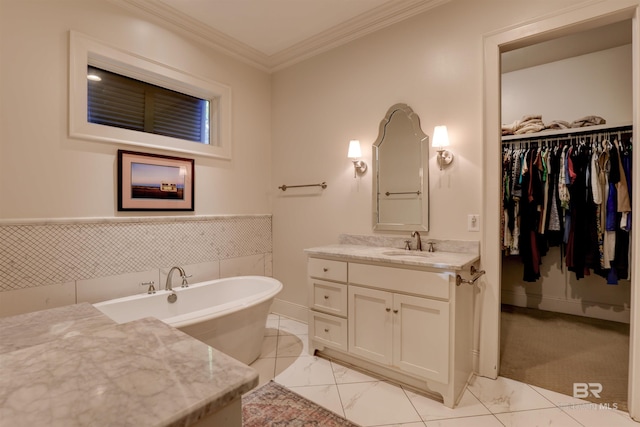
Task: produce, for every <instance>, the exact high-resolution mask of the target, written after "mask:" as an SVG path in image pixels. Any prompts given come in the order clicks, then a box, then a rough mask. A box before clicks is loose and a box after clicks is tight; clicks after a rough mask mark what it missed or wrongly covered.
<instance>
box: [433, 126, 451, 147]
mask: <svg viewBox="0 0 640 427" xmlns="http://www.w3.org/2000/svg"><path fill="white" fill-rule="evenodd" d="M431 146H432V147H434V148H441V147H448V146H449V133H448V132H447V127H446V126H436V127H435V128H434V129H433V143H432V144H431Z"/></svg>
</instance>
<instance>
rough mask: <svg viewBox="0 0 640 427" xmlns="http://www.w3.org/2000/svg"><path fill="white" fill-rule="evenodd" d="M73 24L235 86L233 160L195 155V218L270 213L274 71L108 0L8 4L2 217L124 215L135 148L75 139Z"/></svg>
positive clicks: (0, 141)
mask: <svg viewBox="0 0 640 427" xmlns="http://www.w3.org/2000/svg"><path fill="white" fill-rule="evenodd" d="M69 30H75V31H78V32H81V33H84V34H86V35H89V36H92V37H94V38H96V39H98V40H100V41H101V42H103V43H104V44H110V45H114V46H118V47H121V48H123V49H126V50H127V51H129V52H132V53H135V54H138V55H141V56H143V57H146V58H148V59H151V60H155V61H159V62H161V63H163V64H166V65H168V66H171V67H175V68H178V69H181V70H183V71H185V72H187V73H191V74H193V75H196V76H198V77H201V78H206V79H210V80H215V81H218V82H220V83H223V84H226V85H228V86H231V88H232V121H233V124H232V138H233V160H231V161H222V160H213V159H210V158H205V157H196V169H195V176H196V195H195V197H196V212H195V214H197V215H211V214H228V213H233V214H256V213H260V214H263V213H269V211H270V209H271V208H270V203H269V195H268V192H269V191H270V189H271V185H270V177H271V161H270V158H271V122H270V120H271V108H270V106H271V83H270V76H269V75H268V74H267V73H265V72H263V71H258V70H256V69H254V68H252V67H250V66H248V65H245V64H243V63H241V62H238V61H236V60H234V59H230V58H228V57H226V56H224V55H222V54H219V53H217V52H215V51H213V50H212V49H210V48H207V47H205V46H204V45H201V44H198V43H196V42H194V41H192V40H189V39H186V38H184V37H181V36H179V35H177V34H176V33H173V32H171V31H168V30H166V29H163V28H162V27H160V26H158V25H156V24H154V23H152V22H149V21H148V20H145V19H141V18H139V17H136V16H135V15H133V13H132V12H131V11H127V10H124V9H120V8H118V7H116V6H114V5H113V4H111V3H109V2H108V1H105V0H1V1H0V94H1V95H0V98H1V99H2V101H1V103H0V108H1V109H0V185H1V186H2V189H3V191H2V198H1V199H0V219H16V218H64V217H73V218H76V217H113V216H116V215H118V213H117V211H116V207H115V206H116V203H115V200H116V191H115V172H116V151H117V149H118V148H128V149H133V150H136V148H135V147H126V146H117V145H114V144H105V143H98V142H90V141H84V140H74V139H70V138H69V137H68V126H67V122H68V119H67V116H68V115H67V104H68V76H67V73H68V57H69V53H68V50H69V47H68V45H69V42H68V37H69V34H68V33H69ZM140 151H150V150H140ZM164 154H170V153H167V152H165V153H164ZM177 155H180V154H177ZM185 157H188V156H185Z"/></svg>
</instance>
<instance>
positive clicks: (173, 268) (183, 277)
mask: <svg viewBox="0 0 640 427" xmlns="http://www.w3.org/2000/svg"><path fill="white" fill-rule="evenodd" d="M174 270H178V271H179V272H180V277H182V286H185V284H186V282H187V274H186V273H185V272H184V269H183V268H182V267H171V270H169V273H167V283H166V284H165V286H164V288H165V289H166V290H167V291H172V290H173V287H172V286H171V277H172V276H173V271H174Z"/></svg>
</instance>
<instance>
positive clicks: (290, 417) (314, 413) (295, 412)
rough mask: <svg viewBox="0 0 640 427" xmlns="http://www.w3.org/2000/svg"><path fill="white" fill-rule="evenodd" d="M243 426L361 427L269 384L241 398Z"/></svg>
mask: <svg viewBox="0 0 640 427" xmlns="http://www.w3.org/2000/svg"><path fill="white" fill-rule="evenodd" d="M242 425H243V427H269V426H271V427H275V426H277V427H312V426H322V427H358V425H357V424H354V423H352V422H351V421H349V420H346V419H344V418H342V417H341V416H339V415H337V414H334V413H333V412H331V411H329V410H327V409H325V408H323V407H321V406H318V405H316V404H315V403H313V402H311V401H310V400H307V399H305V398H304V397H302V396H300V395H298V394H296V393H294V392H292V391H291V390H289V389H287V388H285V387H283V386H281V385H280V384H278V383H276V382H273V381H270V382H268V383H267V384H265V385H263V386H262V387H260V388H258V389H256V390H254V391H252V392H250V393H247V394H246V395H244V396H243V397H242Z"/></svg>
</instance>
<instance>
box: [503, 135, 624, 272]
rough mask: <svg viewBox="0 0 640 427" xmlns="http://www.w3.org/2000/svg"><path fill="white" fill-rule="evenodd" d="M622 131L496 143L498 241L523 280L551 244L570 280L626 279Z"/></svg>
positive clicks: (534, 269)
mask: <svg viewBox="0 0 640 427" xmlns="http://www.w3.org/2000/svg"><path fill="white" fill-rule="evenodd" d="M626 135H627V139H626V140H625V141H623V140H622V139H621V138H618V139H616V140H614V142H613V143H611V142H610V140H609V139H608V138H607V137H606V136H605V135H602V134H596V133H594V134H592V135H586V136H582V137H580V138H577V137H570V138H563V139H562V140H560V139H555V140H544V141H535V142H534V141H529V142H524V143H522V142H521V143H519V145H518V146H514V145H511V146H510V147H504V148H503V156H502V168H503V170H502V177H503V182H502V197H501V202H502V212H503V218H502V230H501V233H502V243H503V244H502V247H503V251H504V253H505V255H508V256H514V255H518V256H520V257H521V260H522V263H523V267H524V268H523V280H524V281H526V282H535V281H537V280H538V279H539V278H540V266H541V264H542V258H543V257H544V256H545V255H546V253H547V251H548V248H549V247H552V246H559V247H560V250H561V256H562V254H563V252H564V256H563V262H564V264H565V265H566V267H567V269H568V270H569V271H571V272H572V273H573V274H574V275H575V277H576V278H577V279H581V278H584V277H585V276H587V275H590V274H591V273H592V272H594V273H595V274H597V275H600V276H602V277H605V278H606V279H607V283H609V284H617V283H618V280H619V279H627V278H628V277H629V249H630V248H629V230H630V229H631V226H632V222H631V218H632V215H631V196H630V195H631V189H630V187H629V186H630V183H631V180H630V178H631V173H632V163H631V158H632V156H631V151H632V144H631V140H630V138H629V136H630V132H626ZM538 144H540V146H538ZM561 268H562V263H561Z"/></svg>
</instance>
